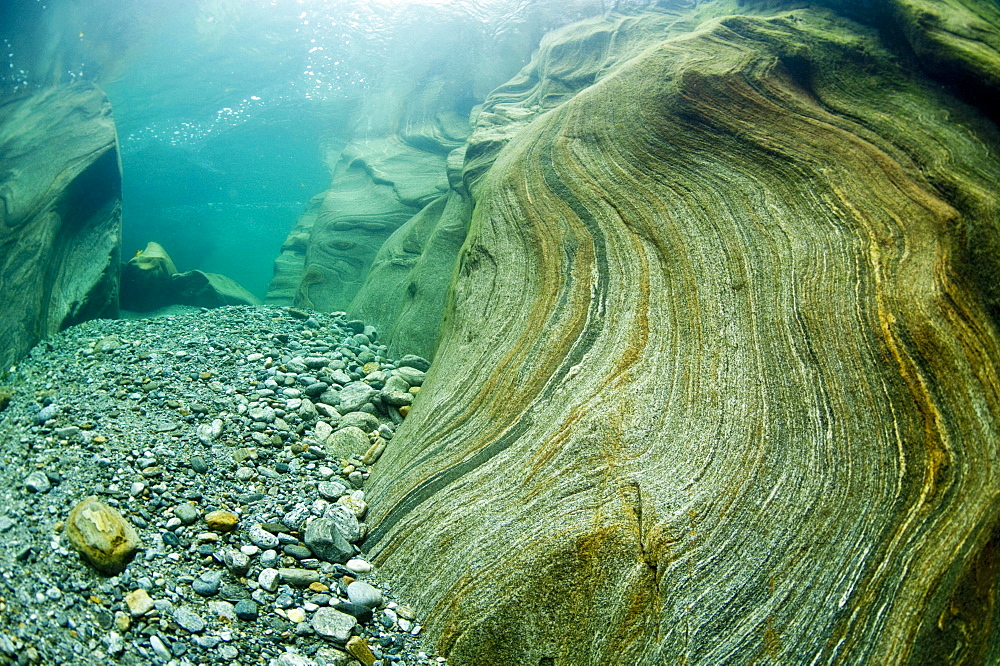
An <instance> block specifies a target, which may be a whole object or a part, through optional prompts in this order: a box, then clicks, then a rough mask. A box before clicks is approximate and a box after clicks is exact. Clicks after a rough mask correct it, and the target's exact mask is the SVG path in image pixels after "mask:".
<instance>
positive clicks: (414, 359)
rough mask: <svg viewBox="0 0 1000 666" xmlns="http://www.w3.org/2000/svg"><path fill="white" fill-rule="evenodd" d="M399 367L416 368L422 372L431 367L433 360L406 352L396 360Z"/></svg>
mask: <svg viewBox="0 0 1000 666" xmlns="http://www.w3.org/2000/svg"><path fill="white" fill-rule="evenodd" d="M396 367H397V368H415V369H417V370H419V371H421V372H427V371H428V370H430V368H431V362H430V361H428V360H427V359H425V358H423V357H421V356H417V355H416V354H406V355H404V356H403V357H402V358H400V359H399V360H398V361H396Z"/></svg>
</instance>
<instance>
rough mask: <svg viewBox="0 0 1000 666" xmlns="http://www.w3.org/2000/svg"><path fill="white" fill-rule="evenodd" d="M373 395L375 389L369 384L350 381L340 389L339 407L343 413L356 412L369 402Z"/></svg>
mask: <svg viewBox="0 0 1000 666" xmlns="http://www.w3.org/2000/svg"><path fill="white" fill-rule="evenodd" d="M373 395H375V389H373V388H372V387H371V386H369V385H368V384H365V383H364V382H349V383H348V384H346V385H345V386H344V388H343V389H341V391H340V394H339V396H340V404H339V405H338V409H339V410H340V412H341V413H342V414H346V413H347V412H356V411H358V410H359V409H361V407H362V406H364V405H365V404H367V403H368V402H369V401H370V400H371V398H372V396H373Z"/></svg>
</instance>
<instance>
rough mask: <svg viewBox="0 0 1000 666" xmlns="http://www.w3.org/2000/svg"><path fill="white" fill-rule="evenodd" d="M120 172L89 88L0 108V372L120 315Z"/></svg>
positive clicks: (98, 101) (104, 110) (114, 144)
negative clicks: (78, 327)
mask: <svg viewBox="0 0 1000 666" xmlns="http://www.w3.org/2000/svg"><path fill="white" fill-rule="evenodd" d="M120 238H121V168H120V165H119V161H118V141H117V138H116V136H115V125H114V121H113V120H112V117H111V105H110V104H109V103H108V100H107V97H106V96H105V95H104V93H103V92H101V91H100V90H98V89H97V88H94V87H92V86H86V85H79V86H72V87H68V88H55V89H51V90H48V91H46V92H41V93H38V94H36V95H34V96H31V97H27V98H21V99H15V100H8V101H6V102H5V103H3V104H0V299H2V301H3V306H2V307H0V367H2V368H3V369H6V368H7V367H9V365H10V364H11V363H12V362H13V361H15V360H16V359H17V358H18V357H19V356H21V354H23V353H24V352H25V351H27V350H28V349H29V348H30V347H31V346H32V345H34V344H35V343H36V342H37V341H38V340H39V339H41V338H43V337H45V336H47V335H51V334H53V333H56V332H58V331H60V330H62V329H63V328H66V327H67V326H71V325H73V324H77V323H79V322H81V321H85V320H87V319H94V318H98V317H115V316H117V314H118V273H119V266H120V259H119V254H120V243H121V240H120Z"/></svg>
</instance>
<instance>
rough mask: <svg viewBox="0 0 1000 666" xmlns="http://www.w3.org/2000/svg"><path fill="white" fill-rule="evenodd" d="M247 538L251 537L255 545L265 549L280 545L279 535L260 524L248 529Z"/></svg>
mask: <svg viewBox="0 0 1000 666" xmlns="http://www.w3.org/2000/svg"><path fill="white" fill-rule="evenodd" d="M247 538H249V539H250V541H251V542H252V543H253V545H255V546H258V547H260V548H264V549H268V548H275V547H276V546H277V545H278V537H276V536H275V535H274V534H271V533H270V532H268V531H267V530H265V529H264V528H263V527H261V526H260V525H259V524H258V525H254V526H253V527H251V528H250V529H249V530H248V532H247Z"/></svg>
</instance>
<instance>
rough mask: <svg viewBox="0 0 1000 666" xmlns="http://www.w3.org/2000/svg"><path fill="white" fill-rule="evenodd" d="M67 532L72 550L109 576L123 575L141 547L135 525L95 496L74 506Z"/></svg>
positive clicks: (67, 522) (68, 519)
mask: <svg viewBox="0 0 1000 666" xmlns="http://www.w3.org/2000/svg"><path fill="white" fill-rule="evenodd" d="M65 529H66V538H67V539H69V542H70V544H71V545H72V546H73V548H74V549H76V550H77V551H79V553H80V555H82V556H83V558H84V559H85V560H86V561H87V562H89V563H90V564H91V565H92V566H93V567H94V568H95V569H97V570H98V571H99V572H101V573H102V574H104V575H106V576H112V575H114V574H117V573H121V571H122V570H124V569H125V565H126V564H128V562H129V560H131V559H132V555H133V554H134V553H135V551H136V550H138V549H139V547H140V545H141V544H140V541H139V534H138V533H137V532H136V531H135V528H134V527H132V524H131V523H129V522H128V521H127V520H125V518H123V517H122V515H121V514H120V513H118V511H116V510H115V509H113V508H111V507H110V506H108V505H107V504H104V503H103V502H100V501H98V499H97V498H96V497H88V498H86V499H84V500H83V501H81V502H79V503H78V504H77V505H76V506H75V507H73V510H72V511H70V513H69V517H68V518H67V519H66V528H65Z"/></svg>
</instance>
